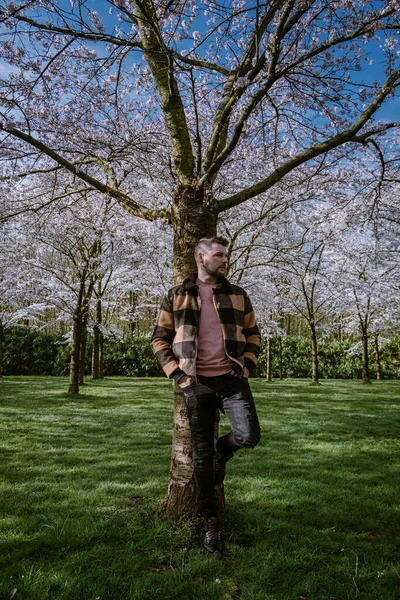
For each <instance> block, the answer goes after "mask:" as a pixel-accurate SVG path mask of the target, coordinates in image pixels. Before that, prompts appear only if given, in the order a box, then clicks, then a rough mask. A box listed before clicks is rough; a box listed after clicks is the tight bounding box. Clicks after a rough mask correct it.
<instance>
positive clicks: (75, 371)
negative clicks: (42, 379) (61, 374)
mask: <svg viewBox="0 0 400 600" xmlns="http://www.w3.org/2000/svg"><path fill="white" fill-rule="evenodd" d="M81 338H82V315H81V310H80V306H79V305H78V306H77V308H76V310H75V312H74V324H73V331H72V343H71V361H70V367H69V388H68V393H69V394H78V393H79V371H80V368H79V361H80V353H81Z"/></svg>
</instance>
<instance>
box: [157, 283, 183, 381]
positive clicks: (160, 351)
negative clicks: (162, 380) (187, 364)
mask: <svg viewBox="0 0 400 600" xmlns="http://www.w3.org/2000/svg"><path fill="white" fill-rule="evenodd" d="M174 337H175V326H174V313H173V306H172V300H171V297H170V294H169V293H168V294H166V295H165V296H164V298H163V301H162V303H161V307H160V310H159V313H158V317H157V321H156V324H155V327H154V331H153V335H152V337H151V345H152V347H153V352H154V354H155V355H156V357H157V360H158V362H159V363H160V365H161V367H162V368H163V371H164V373H165V374H166V376H167V377H168V378H170V379H171V378H173V379H175V381H178V380H179V379H180V377H181V376H182V375H183V374H184V373H183V371H181V369H180V368H179V364H178V360H177V358H176V356H175V355H174V353H173V352H172V342H173V341H174Z"/></svg>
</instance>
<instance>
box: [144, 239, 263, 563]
mask: <svg viewBox="0 0 400 600" xmlns="http://www.w3.org/2000/svg"><path fill="white" fill-rule="evenodd" d="M227 246H228V242H227V241H226V240H225V239H223V238H220V237H215V238H203V239H201V240H200V241H199V243H198V244H197V246H196V249H195V258H196V264H197V273H195V274H193V275H191V276H190V277H188V278H187V279H185V281H183V283H182V284H180V285H177V286H175V287H173V288H172V289H171V290H169V292H168V293H167V294H166V296H165V297H164V300H163V302H162V305H161V309H160V313H159V316H158V320H157V323H156V326H155V329H154V333H153V337H152V344H153V350H154V352H155V354H156V356H157V358H158V360H159V362H160V364H161V366H162V367H163V369H164V372H165V373H166V375H167V376H168V377H169V378H172V379H174V380H175V382H176V383H177V384H178V385H179V386H180V388H181V389H182V392H183V395H184V396H185V400H186V407H187V413H188V418H189V423H190V429H191V434H192V441H193V465H194V477H195V481H196V487H197V496H198V503H199V512H200V513H201V514H202V516H203V517H204V519H205V534H204V540H203V545H204V547H205V548H206V550H208V551H209V552H212V553H213V552H221V553H222V551H223V539H222V533H221V528H220V524H219V520H218V517H217V505H216V498H215V485H217V484H221V483H223V481H224V477H225V464H226V462H227V461H228V460H229V459H231V458H232V456H233V453H234V452H236V451H237V450H239V449H240V448H245V447H246V448H253V447H254V446H255V445H256V444H257V443H258V442H259V440H260V426H259V422H258V418H257V413H256V409H255V406H254V400H253V396H252V393H251V390H250V386H249V383H248V377H249V373H250V371H251V370H253V369H254V367H255V366H256V363H257V357H258V353H259V347H260V334H259V331H258V327H257V324H256V321H255V317H254V312H253V308H252V306H251V302H250V299H249V297H248V295H247V294H246V292H245V291H244V290H243V289H242V288H241V287H239V286H236V285H232V284H231V283H230V282H229V281H228V280H227V279H226V278H225V277H224V273H225V270H226V266H227ZM217 409H219V410H220V411H222V412H223V413H224V414H225V416H226V417H227V419H228V421H229V423H230V426H231V431H230V432H229V433H228V434H227V435H224V436H223V437H220V438H219V439H218V440H217V442H216V443H215V440H214V426H215V418H216V414H217Z"/></svg>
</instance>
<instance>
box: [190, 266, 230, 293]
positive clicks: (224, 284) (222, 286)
mask: <svg viewBox="0 0 400 600" xmlns="http://www.w3.org/2000/svg"><path fill="white" fill-rule="evenodd" d="M196 279H197V272H196V273H192V274H191V275H189V277H187V278H186V279H184V281H183V282H182V287H183V290H184V291H185V292H188V293H189V294H195V295H196V296H197V292H198V286H197V285H196ZM214 289H217V290H218V292H225V293H226V294H230V293H231V292H232V286H231V284H230V283H229V281H228V280H227V279H226V277H219V278H218V281H217V283H216V284H215V288H214Z"/></svg>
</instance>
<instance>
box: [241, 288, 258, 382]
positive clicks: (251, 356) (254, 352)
mask: <svg viewBox="0 0 400 600" xmlns="http://www.w3.org/2000/svg"><path fill="white" fill-rule="evenodd" d="M243 335H244V336H245V338H246V346H245V349H244V353H243V357H244V364H245V366H246V367H247V368H248V370H249V371H253V369H255V368H256V366H257V358H258V355H259V354H260V342H261V335H260V331H259V329H258V326H257V323H256V317H255V314H254V310H253V307H252V305H251V301H250V298H249V297H248V295H247V294H246V296H245V309H244V327H243Z"/></svg>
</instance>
